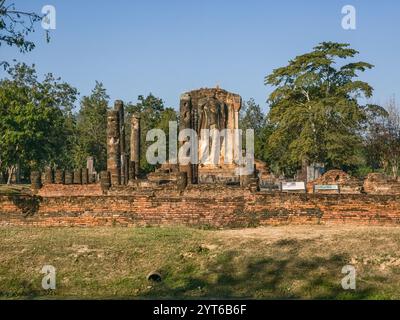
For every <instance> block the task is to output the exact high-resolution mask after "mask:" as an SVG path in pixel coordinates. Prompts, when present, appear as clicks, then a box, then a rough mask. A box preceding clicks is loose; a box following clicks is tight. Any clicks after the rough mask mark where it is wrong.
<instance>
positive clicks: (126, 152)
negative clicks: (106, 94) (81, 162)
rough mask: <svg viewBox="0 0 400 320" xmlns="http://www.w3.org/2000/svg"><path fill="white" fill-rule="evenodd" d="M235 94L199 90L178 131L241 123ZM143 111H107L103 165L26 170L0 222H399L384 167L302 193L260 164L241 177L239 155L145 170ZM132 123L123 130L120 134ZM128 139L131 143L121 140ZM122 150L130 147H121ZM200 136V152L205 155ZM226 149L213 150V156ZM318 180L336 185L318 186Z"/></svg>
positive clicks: (394, 188) (0, 207)
mask: <svg viewBox="0 0 400 320" xmlns="http://www.w3.org/2000/svg"><path fill="white" fill-rule="evenodd" d="M240 106H241V97H240V96H239V95H237V94H233V93H230V92H227V91H225V90H222V89H220V88H214V89H199V90H194V91H190V92H187V93H184V94H183V95H182V96H181V100H180V118H181V123H180V125H181V128H180V129H185V128H189V129H193V130H195V131H196V132H198V133H200V131H201V129H203V128H217V129H220V130H221V129H227V130H228V131H227V132H228V133H230V132H232V133H231V135H228V139H232V140H235V139H238V137H236V136H235V134H234V133H233V130H234V129H237V128H239V122H238V121H239V111H240ZM140 121H141V119H140V115H139V114H134V115H132V116H131V118H130V119H129V121H127V124H125V111H124V104H123V102H122V101H120V100H117V101H115V104H114V108H113V109H112V110H110V111H109V112H108V114H107V170H106V171H102V172H100V173H99V174H97V173H96V172H95V171H94V166H93V159H88V165H87V168H84V169H75V170H61V169H57V170H52V169H46V170H45V172H44V173H43V174H41V173H39V172H32V174H31V189H32V194H27V195H20V196H7V195H0V214H1V219H0V225H24V224H29V225H38V226H72V225H78V226H92V225H115V224H120V225H128V226H130V225H163V224H174V225H176V224H182V225H197V226H212V227H236V226H257V225H264V224H278V223H331V222H346V223H347V222H355V223H361V224H386V223H391V224H393V223H394V224H398V223H400V201H399V196H400V182H399V181H397V180H391V179H389V178H387V177H386V176H385V175H383V174H377V173H374V174H370V175H368V176H367V177H366V179H364V180H359V179H356V178H354V177H351V176H350V175H348V174H347V173H345V172H343V171H340V170H331V171H328V172H327V173H325V174H324V175H323V176H322V177H319V178H318V179H316V180H315V181H310V182H308V183H307V184H306V187H305V190H304V192H302V193H299V192H293V193H292V192H286V193H284V192H282V191H280V188H279V185H280V184H281V183H282V182H284V180H283V179H282V178H279V177H276V176H274V175H273V174H272V173H271V172H269V170H268V167H267V166H266V164H265V163H263V162H262V161H259V160H256V161H255V168H256V170H255V171H254V173H253V174H252V175H250V176H238V175H236V173H235V169H236V168H237V167H238V165H239V164H238V162H237V161H236V159H237V158H238V155H239V153H242V150H238V149H233V154H232V157H233V159H234V161H233V163H232V164H224V163H223V161H221V162H220V164H218V165H215V164H210V163H207V162H206V163H204V164H201V165H198V164H191V163H189V164H186V165H181V164H179V163H174V162H173V161H171V162H170V163H167V164H163V165H161V166H160V167H159V168H158V169H156V170H155V172H151V173H149V174H147V175H144V174H143V173H142V172H141V171H140V155H141V152H142V150H141V145H140V136H141V127H140ZM126 125H130V129H131V130H130V137H129V139H128V137H127V136H126V132H125V128H126ZM127 142H128V143H127ZM128 147H129V148H128ZM201 148H202V146H201V143H200V145H199V150H198V152H199V153H201V152H202V149H201ZM225 155H226V153H224V150H219V157H220V160H223V158H224V156H225ZM316 185H324V186H337V189H335V188H326V189H323V190H316V189H315V186H316Z"/></svg>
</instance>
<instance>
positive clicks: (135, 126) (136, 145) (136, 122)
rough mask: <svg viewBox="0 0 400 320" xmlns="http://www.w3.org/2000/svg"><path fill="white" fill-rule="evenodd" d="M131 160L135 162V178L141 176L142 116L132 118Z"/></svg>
mask: <svg viewBox="0 0 400 320" xmlns="http://www.w3.org/2000/svg"><path fill="white" fill-rule="evenodd" d="M131 161H132V162H134V163H135V165H134V168H135V178H137V177H138V176H139V167H140V116H138V115H132V118H131Z"/></svg>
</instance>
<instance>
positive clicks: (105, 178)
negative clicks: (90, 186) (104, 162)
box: [100, 171, 111, 191]
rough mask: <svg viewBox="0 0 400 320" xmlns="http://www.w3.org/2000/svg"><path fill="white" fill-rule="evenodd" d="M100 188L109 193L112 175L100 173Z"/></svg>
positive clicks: (106, 172) (105, 172)
mask: <svg viewBox="0 0 400 320" xmlns="http://www.w3.org/2000/svg"><path fill="white" fill-rule="evenodd" d="M100 186H101V189H102V190H103V191H107V190H108V189H110V187H111V179H110V173H109V172H108V171H101V172H100Z"/></svg>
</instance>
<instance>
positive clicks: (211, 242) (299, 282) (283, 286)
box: [0, 225, 400, 299]
mask: <svg viewBox="0 0 400 320" xmlns="http://www.w3.org/2000/svg"><path fill="white" fill-rule="evenodd" d="M347 264H351V265H353V266H354V267H355V268H356V270H357V278H356V279H357V289H356V290H355V291H346V290H343V289H342V286H341V279H342V278H343V277H344V276H345V275H344V274H342V273H341V270H342V267H343V266H344V265H347ZM44 265H53V266H54V267H55V268H56V270H57V284H56V286H57V288H56V290H54V291H45V290H43V289H42V287H41V281H42V277H43V276H44V275H43V274H41V273H40V271H41V269H42V267H43V266H44ZM399 266H400V228H396V227H356V226H349V225H347V226H323V225H316V226H280V227H263V228H257V229H245V230H223V231H213V230H199V229H191V228H184V227H180V228H172V227H168V228H167V227H165V228H122V227H109V228H27V227H18V228H16V227H2V228H0V297H1V298H3V299H21V298H22V299H49V298H50V299H54V298H112V299H113V298H127V299H132V298H134V299H137V298H139V299H143V298H145V299H146V298H178V299H181V298H183V299H190V298H256V299H280V298H284V299H299V298H302V299H399V298H400V269H399ZM153 270H158V271H160V273H161V275H162V278H163V279H162V281H161V282H151V281H148V280H147V279H146V276H147V274H148V273H149V272H150V271H153Z"/></svg>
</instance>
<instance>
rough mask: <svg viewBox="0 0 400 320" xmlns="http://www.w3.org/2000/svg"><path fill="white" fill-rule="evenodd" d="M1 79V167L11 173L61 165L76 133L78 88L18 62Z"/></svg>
mask: <svg viewBox="0 0 400 320" xmlns="http://www.w3.org/2000/svg"><path fill="white" fill-rule="evenodd" d="M8 73H9V79H3V80H2V81H0V136H1V139H0V168H1V171H3V172H4V171H7V172H8V175H9V176H10V175H11V173H13V172H15V170H16V168H17V167H19V168H20V169H22V170H25V171H26V172H29V171H30V169H39V168H43V167H44V166H45V165H53V166H54V165H61V164H63V163H65V162H66V161H67V160H66V159H65V157H64V155H65V150H66V149H67V148H68V144H69V142H70V139H69V137H70V135H71V133H72V130H73V128H72V122H73V119H72V111H71V110H72V108H73V104H74V102H75V100H76V95H77V91H76V89H75V88H73V87H71V86H70V85H69V84H67V83H64V82H61V81H60V79H56V78H54V76H53V75H52V74H47V75H45V78H44V80H43V81H42V82H39V81H38V79H37V75H36V71H35V68H34V66H31V67H30V66H27V65H26V64H16V65H15V66H14V67H13V68H10V69H9V71H8Z"/></svg>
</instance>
